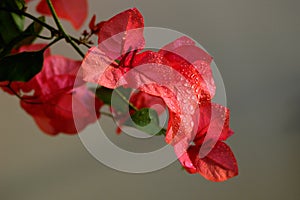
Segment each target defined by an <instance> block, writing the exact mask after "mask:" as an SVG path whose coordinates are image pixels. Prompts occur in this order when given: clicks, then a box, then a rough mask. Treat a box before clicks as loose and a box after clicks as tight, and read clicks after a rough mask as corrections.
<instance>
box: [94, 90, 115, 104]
mask: <svg viewBox="0 0 300 200" xmlns="http://www.w3.org/2000/svg"><path fill="white" fill-rule="evenodd" d="M112 92H113V90H112V89H109V88H106V87H102V86H101V87H98V88H97V90H96V96H97V97H98V98H99V99H100V100H102V101H103V103H104V104H106V105H110V104H111V96H112Z"/></svg>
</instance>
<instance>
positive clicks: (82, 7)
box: [26, 0, 88, 29]
mask: <svg viewBox="0 0 300 200" xmlns="http://www.w3.org/2000/svg"><path fill="white" fill-rule="evenodd" d="M29 1H30V0H27V1H26V2H29ZM52 4H53V7H54V9H55V11H56V13H57V16H58V17H60V18H62V19H66V20H68V21H70V22H71V23H72V25H73V27H74V28H75V29H79V28H80V27H81V26H82V25H83V23H84V21H85V19H86V18H87V14H88V3H87V0H72V1H66V0H52ZM36 9H37V11H38V12H40V13H41V14H44V15H51V12H50V9H49V7H48V4H47V1H46V0H41V1H40V3H39V4H38V5H37V8H36Z"/></svg>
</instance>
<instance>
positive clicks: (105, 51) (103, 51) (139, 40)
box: [82, 8, 145, 89]
mask: <svg viewBox="0 0 300 200" xmlns="http://www.w3.org/2000/svg"><path fill="white" fill-rule="evenodd" d="M143 27H144V20H143V17H142V15H141V14H140V12H139V11H138V10H137V9H135V8H133V9H129V10H126V11H124V12H122V13H120V14H118V15H116V16H114V17H113V18H111V19H109V20H107V21H104V22H101V23H99V24H98V25H97V28H99V32H98V33H99V34H98V43H99V46H98V47H94V48H91V49H90V50H89V53H88V56H86V58H85V60H84V62H83V65H82V67H83V69H84V71H83V73H84V79H85V80H86V81H89V82H95V83H98V84H99V85H102V86H105V87H107V88H112V89H113V88H116V85H117V84H118V81H120V78H121V77H122V76H123V75H124V74H125V73H126V72H127V71H128V70H129V69H130V68H131V61H132V58H133V57H134V55H135V54H136V53H137V52H138V51H139V50H141V49H142V48H143V47H144V45H145V41H144V37H143Z"/></svg>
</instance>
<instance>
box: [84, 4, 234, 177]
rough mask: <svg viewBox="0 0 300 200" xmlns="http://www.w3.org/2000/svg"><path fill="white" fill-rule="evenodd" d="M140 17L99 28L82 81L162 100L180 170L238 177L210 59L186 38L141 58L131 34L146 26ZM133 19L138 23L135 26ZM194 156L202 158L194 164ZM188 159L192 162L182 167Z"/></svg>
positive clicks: (121, 17)
mask: <svg viewBox="0 0 300 200" xmlns="http://www.w3.org/2000/svg"><path fill="white" fill-rule="evenodd" d="M133 13H134V16H135V17H133ZM139 15H140V13H139V12H138V11H137V10H136V9H131V10H128V11H125V12H123V13H121V14H118V15H116V16H115V17H113V18H112V19H110V20H108V21H107V22H103V23H100V24H101V26H102V28H101V29H100V31H99V45H98V47H94V48H91V49H90V50H89V52H88V54H87V55H86V57H85V59H84V61H83V65H82V67H83V77H84V80H86V81H88V82H94V83H98V84H99V85H102V86H105V87H108V88H111V89H114V88H116V87H119V86H124V87H129V88H136V89H139V90H140V91H142V92H144V93H147V94H149V95H152V96H156V97H159V98H161V99H162V100H163V101H164V103H165V105H166V106H167V108H168V111H169V121H168V128H167V132H166V138H165V140H166V142H167V143H169V144H171V145H173V146H174V149H175V153H176V155H177V156H178V158H180V161H181V163H182V165H183V166H184V167H186V168H189V170H188V171H189V172H193V173H196V172H198V173H200V174H202V175H203V176H205V177H206V178H208V179H210V180H213V181H222V180H225V179H228V178H230V177H232V176H234V175H236V174H237V168H235V167H236V161H235V158H234V156H233V154H232V153H231V151H230V149H229V150H228V148H227V146H226V145H225V144H223V143H222V142H221V141H223V140H225V139H227V138H228V137H229V136H230V135H232V133H233V132H232V131H231V129H230V128H229V110H228V109H227V108H225V107H222V106H219V105H217V104H213V103H211V100H212V98H213V96H214V94H215V89H216V88H215V84H214V80H213V75H212V71H211V68H210V64H211V62H212V57H211V56H210V55H209V54H208V53H207V52H205V51H204V50H202V49H201V48H199V47H197V46H196V45H195V42H194V41H192V40H191V39H189V38H187V37H181V38H178V39H177V40H175V41H174V42H172V43H170V44H168V45H166V46H164V47H163V48H162V49H161V50H159V51H158V52H154V51H144V52H141V51H140V50H141V49H142V48H143V46H144V38H143V35H142V31H136V32H134V34H130V31H132V30H135V29H133V28H132V29H130V28H128V27H134V28H137V30H142V25H143V23H140V22H141V21H142V20H139V19H136V18H137V17H139ZM131 19H136V20H135V23H133V22H132V21H131ZM140 19H142V17H140ZM124 23H125V24H130V26H128V27H127V26H124V25H123V24H124ZM132 24H134V25H135V26H133V25H132ZM121 31H123V32H125V33H121ZM101 32H102V33H103V34H101ZM116 34H117V35H116ZM131 36H135V37H131ZM132 38H135V40H133V39H132ZM140 41H143V42H140ZM193 143H194V144H195V145H192V146H190V145H191V144H193ZM193 146H195V147H193ZM203 149H204V150H203ZM203 152H204V153H203ZM192 153H194V154H197V156H198V155H199V156H198V157H197V156H194V157H193V158H192V159H190V155H189V154H192ZM222 153H224V155H225V158H224V159H227V161H228V163H227V164H226V163H224V166H221V168H222V167H223V168H225V171H222V170H221V169H220V168H219V167H220V166H219V165H216V163H220V162H222V160H221V157H220V155H221V154H222ZM194 154H193V155H194ZM187 158H188V159H189V161H190V162H183V161H188V159H187ZM196 158H197V159H196ZM203 160H204V161H205V162H202V161H203ZM211 160H213V161H211ZM209 162H211V163H210V164H209V165H207V163H209ZM212 162H215V163H212ZM200 165H201V166H200ZM206 168H209V169H211V174H209V169H207V171H206V172H205V169H206ZM223 168H222V169H223ZM213 173H215V174H213Z"/></svg>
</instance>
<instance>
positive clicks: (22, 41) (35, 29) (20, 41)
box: [0, 16, 45, 58]
mask: <svg viewBox="0 0 300 200" xmlns="http://www.w3.org/2000/svg"><path fill="white" fill-rule="evenodd" d="M39 19H40V20H41V21H43V22H44V21H45V17H44V16H41V17H39ZM42 29H43V26H42V25H41V24H40V23H37V22H32V23H31V24H30V25H29V26H28V27H27V28H26V30H25V31H23V32H22V33H21V34H19V35H18V36H17V37H15V38H14V39H13V40H12V41H11V42H10V43H9V44H7V45H6V46H5V48H4V49H3V51H2V52H1V53H0V58H2V57H4V56H6V55H7V54H9V53H10V52H11V50H12V49H14V48H15V49H17V48H19V47H20V46H22V45H29V44H32V42H33V41H34V40H35V39H36V38H37V35H38V34H39V33H40V32H41V31H42Z"/></svg>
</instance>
